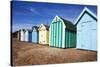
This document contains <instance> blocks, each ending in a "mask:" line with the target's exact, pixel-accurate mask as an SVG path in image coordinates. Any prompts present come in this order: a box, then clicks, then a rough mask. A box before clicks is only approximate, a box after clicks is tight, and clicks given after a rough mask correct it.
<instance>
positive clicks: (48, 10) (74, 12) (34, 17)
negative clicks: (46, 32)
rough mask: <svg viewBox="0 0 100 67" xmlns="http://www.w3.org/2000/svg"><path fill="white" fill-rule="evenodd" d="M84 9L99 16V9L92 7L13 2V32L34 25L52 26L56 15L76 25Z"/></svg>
mask: <svg viewBox="0 0 100 67" xmlns="http://www.w3.org/2000/svg"><path fill="white" fill-rule="evenodd" d="M84 7H87V8H88V9H90V10H91V11H92V12H93V13H95V14H97V7H96V6H92V5H74V4H58V3H43V2H42V3H41V2H25V1H13V3H12V25H13V26H12V28H13V29H12V30H13V32H14V31H17V30H19V29H22V28H25V29H31V27H32V26H33V25H40V24H48V25H50V23H51V21H52V20H53V18H54V17H55V16H56V15H58V16H60V17H62V18H64V19H66V20H69V21H71V22H72V23H74V22H75V20H76V19H77V17H78V16H79V14H80V13H81V11H82V10H83V8H84Z"/></svg>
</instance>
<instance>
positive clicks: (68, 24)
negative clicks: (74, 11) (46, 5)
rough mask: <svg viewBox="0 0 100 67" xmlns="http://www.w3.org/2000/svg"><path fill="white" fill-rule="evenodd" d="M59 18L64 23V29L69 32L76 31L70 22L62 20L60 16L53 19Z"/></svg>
mask: <svg viewBox="0 0 100 67" xmlns="http://www.w3.org/2000/svg"><path fill="white" fill-rule="evenodd" d="M56 17H57V18H58V19H59V18H60V19H61V20H62V21H63V22H64V24H65V27H66V29H69V30H74V31H75V30H76V27H75V26H74V24H73V23H72V22H71V21H68V20H65V19H64V18H62V17H60V16H55V18H56ZM55 18H54V19H55Z"/></svg>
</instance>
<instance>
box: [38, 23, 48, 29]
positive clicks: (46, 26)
mask: <svg viewBox="0 0 100 67" xmlns="http://www.w3.org/2000/svg"><path fill="white" fill-rule="evenodd" d="M42 25H43V26H45V28H46V30H49V26H48V25H45V24H41V25H40V26H39V28H38V30H39V29H40V28H41V26H42Z"/></svg>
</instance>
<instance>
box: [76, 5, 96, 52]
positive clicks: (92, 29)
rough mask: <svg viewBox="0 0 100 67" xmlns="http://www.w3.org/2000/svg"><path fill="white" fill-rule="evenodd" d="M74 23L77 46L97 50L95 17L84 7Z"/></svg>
mask: <svg viewBox="0 0 100 67" xmlns="http://www.w3.org/2000/svg"><path fill="white" fill-rule="evenodd" d="M75 25H76V26H77V48H78V49H86V50H94V51H96V50H97V17H96V15H95V14H94V13H93V12H91V11H90V10H89V9H88V8H86V7H85V8H84V9H83V11H82V12H81V14H80V15H79V17H78V18H77V20H76V22H75Z"/></svg>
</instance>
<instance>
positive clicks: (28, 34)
mask: <svg viewBox="0 0 100 67" xmlns="http://www.w3.org/2000/svg"><path fill="white" fill-rule="evenodd" d="M25 41H26V42H32V31H31V30H28V29H26V30H25Z"/></svg>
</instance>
